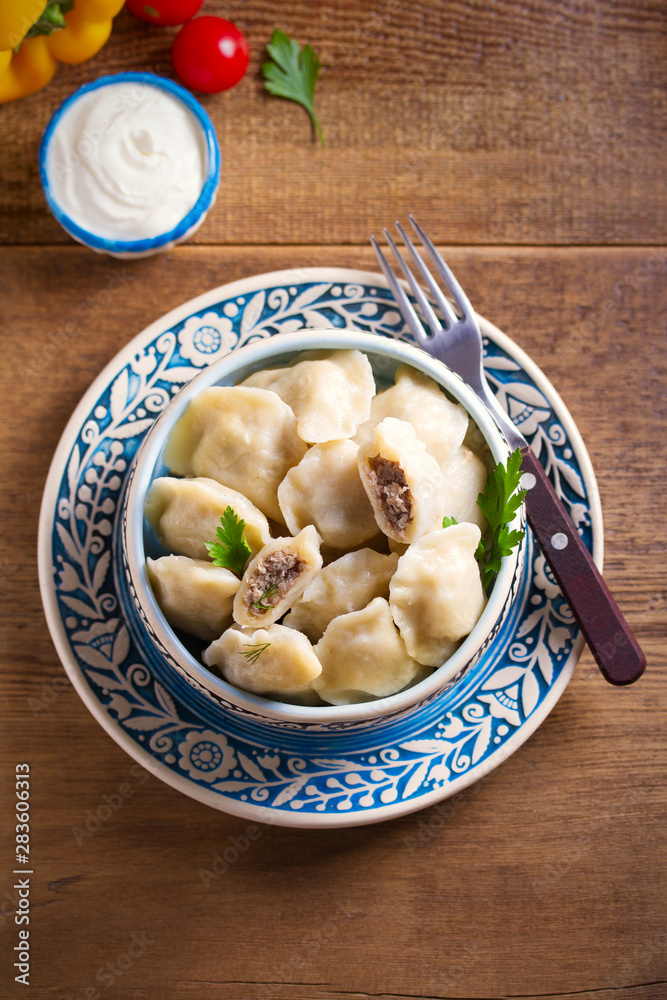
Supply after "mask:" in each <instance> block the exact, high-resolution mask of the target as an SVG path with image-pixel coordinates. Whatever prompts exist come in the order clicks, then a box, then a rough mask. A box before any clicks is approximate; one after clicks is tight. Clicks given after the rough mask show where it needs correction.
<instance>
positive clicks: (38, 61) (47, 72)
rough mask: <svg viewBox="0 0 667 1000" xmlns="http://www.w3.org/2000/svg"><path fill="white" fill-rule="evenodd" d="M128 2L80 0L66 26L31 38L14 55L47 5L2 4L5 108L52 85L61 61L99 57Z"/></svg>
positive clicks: (0, 90)
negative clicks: (10, 103)
mask: <svg viewBox="0 0 667 1000" xmlns="http://www.w3.org/2000/svg"><path fill="white" fill-rule="evenodd" d="M123 2H124V0H75V6H74V9H73V10H71V11H69V13H67V14H65V22H66V24H65V27H63V28H60V29H58V30H56V31H54V32H53V34H51V35H36V36H35V37H34V38H26V39H25V40H24V41H23V42H21V44H20V47H19V48H18V50H17V51H13V50H14V49H15V48H16V46H17V45H18V44H19V42H20V40H21V38H23V37H24V36H25V34H26V33H27V32H28V31H29V29H30V28H31V27H32V25H33V24H34V23H35V21H36V20H37V19H38V18H39V17H40V16H41V14H42V13H43V12H44V9H45V8H46V3H45V2H42V0H0V104H3V103H5V102H7V101H14V100H16V98H17V97H24V96H25V95H27V94H32V93H34V92H35V91H36V90H40V89H41V88H42V87H44V86H46V84H47V83H48V82H49V80H50V79H51V77H52V76H53V74H54V73H55V71H56V68H57V65H58V62H63V63H69V64H70V65H75V64H77V63H81V62H85V61H86V60H87V59H92V57H93V56H94V55H97V53H98V52H99V51H100V49H101V48H102V46H103V45H104V43H105V42H106V40H107V39H108V37H109V35H110V34H111V28H112V24H113V18H114V17H115V15H116V14H117V13H118V11H119V10H120V9H121V7H122V6H123ZM10 8H11V9H10ZM21 32H22V34H21ZM17 39H18V41H17Z"/></svg>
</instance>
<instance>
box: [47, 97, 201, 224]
mask: <svg viewBox="0 0 667 1000" xmlns="http://www.w3.org/2000/svg"><path fill="white" fill-rule="evenodd" d="M165 83H167V84H169V81H165ZM170 86H171V89H172V90H176V89H177V88H175V87H174V85H170ZM85 90H86V89H85V88H84V91H85ZM187 96H188V98H190V95H187ZM75 97H76V95H75ZM190 99H191V100H192V101H194V99H192V98H190ZM199 117H201V116H199ZM45 167H46V176H47V178H48V187H49V196H50V200H51V201H52V202H53V203H55V204H56V205H57V206H58V208H59V209H60V210H61V212H62V213H65V215H66V216H67V217H68V219H69V220H71V222H73V223H74V224H75V225H76V226H79V227H80V228H81V229H82V230H84V231H85V233H92V234H94V235H95V236H97V237H101V238H102V239H105V240H115V241H124V242H125V241H137V240H146V239H152V238H155V237H158V236H161V235H163V234H167V233H170V232H171V231H172V230H174V228H175V227H176V226H178V225H179V223H181V222H182V220H183V219H184V218H186V216H187V215H188V213H189V212H190V211H191V210H192V209H193V208H194V206H195V205H196V203H197V201H198V199H199V196H200V194H201V193H202V189H203V187H204V183H205V181H206V178H207V173H208V172H209V171H208V145H207V135H206V133H205V131H204V128H203V127H202V124H201V122H200V120H199V119H198V117H196V116H195V114H193V112H192V111H191V110H190V108H189V107H188V106H187V105H186V104H185V103H184V102H183V100H181V99H180V98H179V97H178V96H175V95H174V94H173V93H172V92H170V90H169V89H167V87H166V86H155V85H152V84H147V83H145V82H143V81H139V80H136V79H135V80H132V81H130V80H128V81H127V82H118V83H109V84H107V85H105V86H93V88H92V89H89V90H87V91H86V92H83V93H82V94H81V96H78V97H76V99H74V100H71V101H70V102H69V104H68V105H67V106H65V107H64V109H63V110H62V112H61V113H60V115H59V116H58V118H57V120H56V121H55V123H54V124H53V129H52V133H51V135H50V138H49V143H48V149H47V152H46V158H45ZM205 208H208V205H206V206H205ZM205 208H204V210H203V212H202V218H203V214H205ZM61 221H63V220H61ZM196 221H197V222H199V221H201V220H196ZM63 224H65V223H64V222H63ZM66 228H67V226H66ZM192 228H196V225H193V227H192ZM190 231H192V230H190ZM73 235H76V234H74V233H73ZM77 238H78V237H77ZM82 242H83V241H82Z"/></svg>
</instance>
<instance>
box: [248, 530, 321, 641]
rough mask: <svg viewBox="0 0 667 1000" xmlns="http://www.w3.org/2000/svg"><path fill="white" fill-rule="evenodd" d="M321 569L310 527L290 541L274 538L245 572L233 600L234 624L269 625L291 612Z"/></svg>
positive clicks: (317, 545) (316, 538)
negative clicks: (288, 611) (289, 610)
mask: <svg viewBox="0 0 667 1000" xmlns="http://www.w3.org/2000/svg"><path fill="white" fill-rule="evenodd" d="M321 568H322V556H321V555H320V536H319V535H318V533H317V531H316V530H315V528H314V527H313V526H312V524H310V525H308V527H306V528H304V529H303V531H300V532H299V534H298V535H296V536H295V537H294V538H274V539H272V540H271V541H270V542H268V544H267V545H265V546H264V548H262V549H260V550H259V552H258V553H257V555H256V556H255V557H254V558H253V559H251V560H250V562H249V563H248V565H247V566H246V568H245V572H244V574H243V579H242V580H241V586H240V587H239V589H238V592H237V594H236V596H235V598H234V621H236V622H238V624H239V625H243V626H244V627H246V628H257V627H258V626H259V625H271V624H273V622H275V621H277V620H278V619H279V618H280V617H281V616H282V615H284V614H285V612H286V611H287V610H288V609H289V608H291V606H292V605H293V604H294V602H295V601H296V599H297V598H298V597H301V594H302V593H303V592H304V590H305V589H306V587H307V586H308V584H309V583H310V581H311V580H312V579H313V577H314V576H315V574H316V573H318V572H319V571H320V569H321Z"/></svg>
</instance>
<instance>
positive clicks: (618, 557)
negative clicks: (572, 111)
mask: <svg viewBox="0 0 667 1000" xmlns="http://www.w3.org/2000/svg"><path fill="white" fill-rule="evenodd" d="M442 249H443V252H444V253H445V256H446V258H447V259H448V260H449V261H450V263H451V264H452V266H453V268H454V270H455V272H456V274H457V276H458V277H459V278H460V280H461V281H462V283H463V284H464V287H465V288H466V289H467V291H468V292H469V294H470V297H471V299H472V301H473V302H474V303H475V304H476V305H477V306H478V308H479V311H480V312H481V313H482V314H484V315H486V316H487V318H488V319H490V320H491V321H492V322H495V323H496V324H497V325H498V326H500V327H501V328H502V329H504V330H505V332H507V333H508V334H510V335H511V336H512V337H513V338H514V339H515V340H516V342H517V343H518V344H519V345H520V346H521V347H523V348H524V349H525V350H527V351H528V353H529V354H530V355H531V356H532V357H533V359H534V360H535V361H536V362H537V364H538V365H539V366H540V367H541V368H542V369H543V371H544V372H545V374H546V375H547V376H548V377H549V378H550V379H551V381H552V383H553V384H554V386H555V387H556V388H557V390H558V391H559V392H560V394H561V395H562V397H563V399H564V401H565V403H566V405H567V406H568V407H569V409H570V410H571V412H572V414H573V416H574V418H575V420H576V421H577V424H578V426H579V428H580V430H581V432H582V434H583V437H584V440H585V442H586V444H587V446H588V449H589V452H590V454H591V458H592V461H593V464H594V467H595V469H596V473H597V478H598V482H599V486H600V492H601V496H602V506H603V511H604V516H605V537H606V564H605V578H606V580H607V582H608V583H609V585H610V587H611V589H612V592H613V593H614V594H615V596H616V597H617V599H618V601H619V603H620V605H621V607H622V608H623V610H624V612H625V613H626V614H627V617H628V619H629V621H630V624H631V625H632V626H633V628H634V629H635V631H636V633H637V635H638V637H639V639H640V641H641V643H642V645H643V647H644V649H645V651H646V653H647V656H648V662H649V666H648V670H647V673H646V674H645V676H644V678H642V680H641V681H640V682H639V683H638V684H637V685H635V686H633V687H631V688H627V689H615V688H611V687H610V686H609V685H607V684H605V683H604V681H603V680H602V678H601V676H600V674H599V672H598V670H597V667H596V666H595V664H594V661H593V659H592V657H591V656H590V655H589V654H588V653H587V652H586V653H584V655H583V657H582V660H581V662H580V664H579V666H578V668H577V671H576V672H575V676H574V678H573V680H572V682H571V683H570V685H569V686H568V688H567V690H566V692H565V693H564V695H563V697H562V698H561V699H560V701H559V703H558V705H557V706H556V708H555V709H554V710H553V712H552V713H551V715H550V716H549V718H548V719H547V720H546V722H545V723H544V724H543V725H542V726H541V727H540V729H539V730H538V731H537V732H536V733H535V734H534V736H532V737H531V739H530V740H529V741H528V742H527V744H526V745H525V746H524V747H522V748H521V750H520V751H518V752H517V753H516V754H515V755H514V756H513V757H512V758H510V759H509V760H508V761H507V762H506V763H505V764H504V765H503V766H502V767H500V768H498V769H497V770H496V771H494V772H493V773H492V774H491V775H490V776H489V777H488V778H487V779H485V780H483V781H480V782H478V783H477V784H476V785H474V786H472V787H471V788H470V789H468V790H466V791H464V792H462V793H460V794H459V795H457V796H455V797H454V798H452V799H451V800H448V801H446V802H444V803H441V804H439V805H436V806H434V807H432V808H431V809H428V810H425V811H423V812H421V813H418V814H415V815H413V816H407V817H404V818H402V819H399V820H395V821H392V822H389V823H386V824H381V825H379V826H375V827H369V828H361V829H353V830H340V831H324V832H318V833H313V832H308V831H298V830H288V829H280V828H271V827H267V826H259V827H258V828H257V829H258V831H259V836H257V837H256V839H254V840H252V841H250V840H249V841H248V843H249V846H248V849H247V850H245V851H244V852H242V853H241V854H240V857H239V859H238V861H237V862H236V863H235V864H233V865H230V867H229V869H228V870H227V871H226V872H224V873H216V872H215V863H216V855H221V853H222V852H223V851H224V850H225V848H226V847H228V846H230V845H231V844H232V843H233V841H232V840H231V838H232V837H233V838H236V842H237V843H238V842H242V840H241V841H240V840H239V838H243V837H245V836H247V832H248V829H247V828H248V825H249V824H248V823H246V822H245V821H243V820H240V819H235V818H233V817H229V816H226V815H224V814H222V813H217V812H214V811H212V810H210V809H207V808H206V807H205V806H203V805H202V804H201V803H198V802H194V801H191V800H189V799H187V798H185V797H183V796H181V795H179V794H178V793H177V792H176V791H174V790H173V789H171V788H169V787H168V786H166V785H163V784H161V783H160V782H158V781H157V780H156V779H155V778H153V777H149V776H147V774H146V772H144V771H143V770H142V769H141V768H140V767H138V766H137V765H135V764H134V762H133V761H132V760H131V759H130V758H129V757H127V756H126V755H125V753H124V752H123V751H122V750H121V749H120V748H119V747H117V746H116V745H115V744H114V743H113V742H112V740H111V739H110V738H109V737H108V736H107V735H106V734H105V733H104V732H103V731H102V730H101V728H100V726H99V724H98V723H97V722H96V721H95V720H94V719H93V718H92V717H91V716H90V715H89V713H88V712H87V710H86V708H85V706H84V705H83V704H82V702H81V701H80V699H79V697H78V696H77V694H76V693H75V691H74V690H73V689H72V687H71V685H70V684H69V683H68V682H67V681H66V679H65V678H64V674H63V671H62V668H61V667H60V666H59V664H58V661H57V657H56V654H55V652H54V649H53V646H52V644H51V641H50V638H49V636H48V632H47V629H46V627H45V626H44V623H43V615H42V611H41V607H40V601H39V594H38V589H37V583H36V571H35V560H34V554H33V553H34V546H35V532H36V523H37V517H38V509H39V502H40V498H41V491H42V488H43V483H44V478H45V475H46V470H47V466H48V463H49V461H50V457H51V455H52V453H53V450H54V448H55V446H56V444H57V441H58V439H59V437H60V435H61V433H62V430H63V428H64V426H65V424H66V421H67V419H68V417H69V414H70V413H71V411H72V410H73V408H74V406H75V405H76V403H77V401H78V399H79V398H80V396H81V395H82V394H83V392H84V391H85V390H86V389H87V387H88V385H89V384H90V382H91V381H92V379H93V378H94V377H95V376H96V375H97V373H98V372H99V371H100V370H101V368H102V367H103V366H104V364H105V363H107V362H108V361H109V360H110V359H111V358H112V357H113V356H114V354H115V353H116V352H117V351H118V350H119V349H120V348H121V347H122V346H123V345H124V344H126V343H127V342H128V340H129V339H130V338H131V337H132V336H134V335H135V334H136V333H137V332H138V331H139V330H140V329H142V328H143V327H144V326H145V325H147V324H148V323H150V322H152V321H153V320H154V319H155V318H157V317H158V316H159V315H160V314H162V313H163V312H164V311H166V310H167V309H170V308H172V307H175V306H176V305H178V304H180V303H181V302H182V301H184V300H186V299H188V298H190V297H193V296H194V295H197V294H199V293H201V292H203V291H205V290H207V289H208V288H210V287H214V286H215V285H217V284H220V283H223V282H227V281H230V280H234V279H237V278H242V277H244V276H247V275H250V274H253V273H258V272H265V271H271V270H274V269H276V268H281V267H295V268H298V267H304V266H351V267H359V268H363V269H367V270H373V269H374V263H373V256H372V251H371V250H370V248H364V249H362V248H356V249H355V248H336V247H332V248H325V247H321V248H316V249H314V248H312V247H308V246H304V247H294V248H285V247H282V248H281V247H239V246H235V247H222V248H204V247H184V248H181V249H179V250H177V251H175V252H173V253H171V254H169V255H166V256H162V257H156V258H152V259H150V260H146V261H142V262H138V263H136V264H134V265H133V266H130V265H123V264H122V263H119V262H113V261H111V260H107V259H104V258H100V257H97V256H93V255H90V254H88V253H87V251H85V250H84V249H81V248H75V247H48V248H25V249H20V248H14V249H11V250H10V249H6V250H4V251H0V288H2V289H3V290H4V291H5V294H4V295H3V298H2V324H3V330H2V334H3V347H4V352H3V358H2V376H3V379H2V381H3V385H4V386H5V392H4V394H3V396H2V398H1V399H0V419H1V420H2V426H3V428H4V434H3V471H4V474H3V478H2V490H3V494H2V500H3V506H2V510H3V515H4V528H5V530H4V538H3V550H2V580H1V583H2V592H3V599H4V608H5V613H4V618H3V633H2V646H1V647H0V649H1V651H2V664H3V670H2V673H1V674H0V704H2V706H3V716H4V718H5V736H4V738H3V741H2V761H3V768H4V769H6V770H5V775H6V780H7V781H9V778H10V772H11V770H12V769H13V765H14V763H15V762H16V761H18V760H23V759H27V760H29V761H30V764H31V771H32V773H33V775H34V783H33V790H32V798H33V802H34V808H35V817H36V819H35V826H34V833H33V850H34V857H35V871H36V874H35V877H34V880H33V897H32V899H33V911H32V917H33V922H32V924H31V928H32V934H33V940H34V941H35V943H36V944H38V946H39V954H38V957H37V958H36V959H35V960H34V965H33V977H32V983H33V985H32V988H31V989H32V993H31V995H33V996H36V997H38V998H41V997H44V998H47V997H58V998H60V997H62V998H63V1000H66V998H67V997H69V996H71V997H74V998H79V997H83V996H86V990H87V989H90V990H95V989H97V990H99V993H100V996H101V997H104V998H106V997H111V998H118V1000H121V998H122V1000H133V998H143V997H146V998H151V1000H152V998H153V997H156V996H160V997H169V998H170V1000H190V998H193V1000H194V998H195V997H196V998H198V1000H201V998H204V1000H208V998H210V1000H232V998H234V1000H235V998H237V997H244V998H245V997H247V998H249V1000H267V998H268V997H272V998H275V1000H302V998H303V1000H306V998H308V1000H343V998H344V997H348V998H349V997H350V996H352V997H360V998H368V997H371V996H377V995H382V996H386V997H388V998H389V1000H391V998H394V1000H405V998H407V997H411V998H419V997H422V998H426V997H429V998H432V997H438V998H463V997H469V998H487V1000H488V998H496V997H497V998H501V997H507V996H514V997H526V998H528V997H537V996H538V995H539V996H540V997H549V998H553V1000H555V998H560V997H564V996H566V995H569V994H572V993H577V995H581V996H584V997H586V998H590V1000H611V998H612V997H614V998H616V1000H618V998H619V997H620V998H623V1000H662V998H663V997H664V990H665V986H664V980H665V957H664V956H665V934H666V931H667V912H666V909H665V888H666V880H665V829H666V820H667V815H666V814H667V809H666V800H667V796H666V795H665V787H664V776H665V766H664V765H665V755H664V717H665V710H666V709H667V692H666V691H665V683H664V680H665V666H666V657H665V645H666V643H665V638H666V629H665V617H666V615H665V609H666V607H667V594H666V590H665V583H664V574H663V570H662V562H663V558H664V544H663V540H662V537H661V535H660V533H659V532H657V531H656V524H657V523H659V522H660V519H661V518H664V501H663V499H662V494H661V492H660V490H659V488H658V484H660V483H661V482H662V480H663V477H664V461H665V447H664V426H665V418H666V416H667V414H666V413H665V392H664V389H665V384H666V379H665V375H666V371H665V367H666V364H665V355H664V333H665V320H666V318H667V317H666V316H665V311H664V301H663V304H662V311H660V309H659V304H660V299H661V292H660V289H661V286H662V285H663V284H664V270H665V257H664V254H663V253H662V251H659V250H653V249H649V250H647V249H643V248H639V249H632V250H631V249H599V248H597V249H596V248H591V249H577V248H575V249H550V248H543V249H529V248H507V249H498V248H477V249H476V248H451V247H444V248H442ZM45 268H48V270H49V271H50V273H52V274H53V275H54V280H53V282H52V289H51V292H50V295H49V299H48V301H46V300H45V298H44V296H43V294H42V275H43V273H44V270H45ZM10 290H13V291H12V293H11V294H7V293H8V292H9V291H10ZM19 290H20V294H19ZM107 293H108V294H107ZM663 298H664V297H663ZM68 324H72V326H73V330H70V332H69V333H68V332H67V331H68ZM49 344H53V348H54V349H53V350H47V348H48V345H49ZM638 424H639V425H641V433H638V430H637V427H638ZM119 797H120V799H121V800H122V801H121V804H120V805H118V798H119ZM109 802H111V803H115V804H116V808H115V809H111V807H109V808H107V809H106V810H104V809H103V810H102V815H105V816H106V814H107V813H108V812H109V811H111V814H110V815H108V816H107V818H106V819H104V821H103V822H101V823H100V825H99V828H98V829H94V831H93V832H92V834H91V835H90V836H89V835H88V833H89V832H90V831H89V830H86V823H88V826H89V827H91V826H92V827H93V828H94V827H95V826H96V822H95V814H96V813H97V812H98V811H99V809H100V807H104V806H105V805H106V806H108V804H109ZM2 830H3V837H4V841H3V842H4V843H8V842H9V841H10V840H11V837H12V835H13V828H12V827H11V816H10V815H9V814H8V812H4V813H3V817H2ZM253 833H254V834H256V831H253ZM6 885H7V887H8V888H7V893H8V894H7V895H5V896H4V903H3V905H4V909H2V907H0V914H1V916H0V919H2V916H4V915H5V914H7V913H8V912H9V911H10V910H11V906H12V891H11V885H12V883H11V881H7V882H6ZM133 935H134V937H133ZM13 937H14V928H13V926H12V925H11V923H10V921H9V919H8V918H6V922H5V924H4V927H3V942H2V954H1V955H0V975H4V974H5V972H6V970H7V969H8V968H9V965H10V964H11V959H10V957H9V952H10V949H11V946H12V945H13V943H14V941H13ZM130 949H132V952H130ZM128 954H130V956H131V957H132V956H133V955H134V956H135V957H132V962H131V964H130V965H129V966H128V967H127V968H125V969H122V968H121V967H120V966H119V964H118V963H119V961H120V965H121V966H122V965H124V964H125V963H126V961H127V959H126V955H128ZM17 989H18V987H17ZM9 995H12V994H11V993H10V994H9ZM17 995H18V994H17ZM89 995H90V994H89Z"/></svg>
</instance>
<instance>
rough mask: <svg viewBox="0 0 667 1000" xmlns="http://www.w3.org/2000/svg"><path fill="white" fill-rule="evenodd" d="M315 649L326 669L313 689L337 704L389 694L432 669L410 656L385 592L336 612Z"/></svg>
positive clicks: (351, 702) (411, 682)
mask: <svg viewBox="0 0 667 1000" xmlns="http://www.w3.org/2000/svg"><path fill="white" fill-rule="evenodd" d="M315 653H316V654H317V658H318V660H319V661H320V663H321V664H322V673H321V674H320V676H319V677H316V678H315V680H314V681H313V689H314V690H315V691H317V693H318V694H319V696H320V698H322V699H323V700H324V701H327V702H329V703H330V704H332V705H352V704H355V703H356V702H360V701H368V700H369V699H370V698H386V697H387V696H388V695H391V694H396V692H397V691H401V690H402V689H403V688H404V687H406V686H407V685H408V684H413V683H414V682H415V681H416V680H421V678H422V676H424V675H425V673H427V672H426V671H424V668H423V667H422V666H421V665H420V664H419V663H417V661H416V660H414V659H413V658H412V657H411V656H409V654H408V652H407V650H406V648H405V643H404V642H403V640H402V639H401V636H400V635H399V633H398V630H397V629H396V626H395V625H394V622H393V619H392V617H391V612H390V610H389V605H388V604H387V602H386V601H385V599H384V598H383V597H376V598H375V600H373V601H371V602H370V604H368V605H367V606H366V607H365V608H363V609H362V610H361V611H352V612H350V614H347V615H340V616H339V617H338V618H334V620H333V621H332V622H331V624H330V625H329V627H328V628H327V630H326V632H325V633H324V635H323V636H322V638H321V639H320V641H319V642H318V643H317V645H316V646H315Z"/></svg>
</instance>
